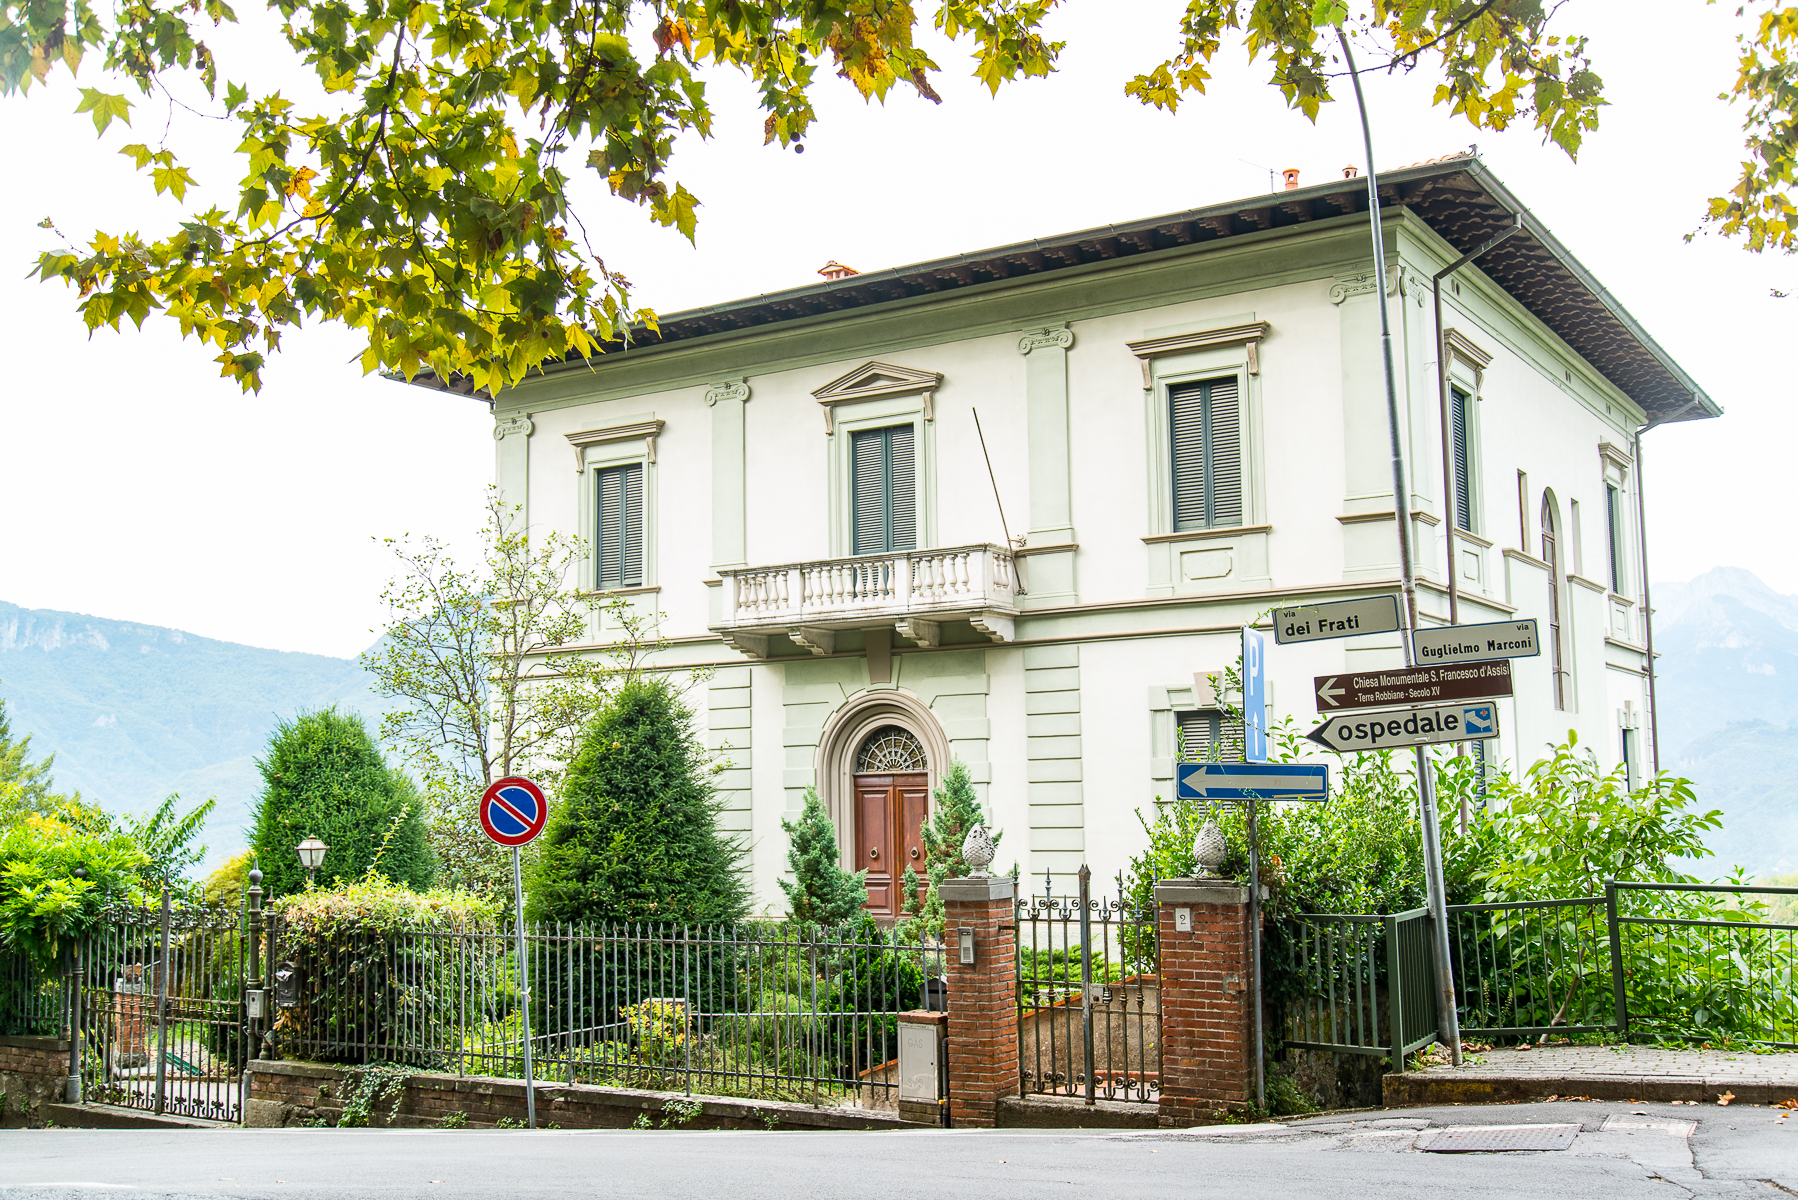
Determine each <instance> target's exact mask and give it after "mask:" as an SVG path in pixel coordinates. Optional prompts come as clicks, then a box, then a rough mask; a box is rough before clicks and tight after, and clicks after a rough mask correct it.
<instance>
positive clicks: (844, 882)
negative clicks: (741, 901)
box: [776, 787, 868, 927]
mask: <svg viewBox="0 0 1798 1200" xmlns="http://www.w3.org/2000/svg"><path fill="white" fill-rule="evenodd" d="M780 827H781V828H782V829H783V830H785V831H786V834H787V837H788V839H789V841H788V843H787V870H789V871H791V872H792V874H793V878H792V881H791V882H788V881H787V880H785V879H780V880H776V882H777V883H779V884H780V890H781V891H782V892H784V893H786V897H787V914H788V915H789V916H790V917H792V918H793V919H794V920H795V921H801V922H806V923H809V924H812V925H822V926H827V927H830V926H836V925H841V924H842V923H843V922H845V921H848V920H852V919H853V918H854V917H855V916H856V915H857V914H858V913H860V912H861V911H862V908H863V906H864V905H866V904H867V902H868V873H867V872H866V871H856V872H853V873H852V872H849V871H845V870H843V868H842V867H841V866H839V865H838V859H839V857H840V851H839V849H838V847H837V830H836V826H835V825H832V824H831V823H830V813H829V812H827V811H825V808H824V802H823V801H822V800H820V799H818V789H816V788H809V787H808V788H806V789H805V810H804V811H803V812H801V813H800V814H799V820H798V822H797V823H792V822H788V821H787V820H785V819H784V818H783V819H782V821H781V823H780Z"/></svg>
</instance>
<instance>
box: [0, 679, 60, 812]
mask: <svg viewBox="0 0 1798 1200" xmlns="http://www.w3.org/2000/svg"><path fill="white" fill-rule="evenodd" d="M55 763H56V755H54V754H52V755H49V756H48V757H46V758H42V759H39V760H38V761H37V762H32V761H31V735H30V734H29V733H28V734H25V735H24V736H23V737H18V738H15V737H14V736H13V732H12V718H11V717H10V716H9V715H8V714H7V711H6V701H5V700H3V699H0V818H9V817H12V816H15V815H17V814H20V813H25V812H44V811H47V810H48V809H49V808H50V807H51V805H52V801H51V794H50V789H51V787H53V786H54V782H53V781H52V779H51V777H50V768H51V767H52V766H54V765H55Z"/></svg>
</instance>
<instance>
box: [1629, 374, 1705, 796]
mask: <svg viewBox="0 0 1798 1200" xmlns="http://www.w3.org/2000/svg"><path fill="white" fill-rule="evenodd" d="M1697 407H1698V400H1697V398H1695V397H1694V398H1693V400H1692V402H1691V403H1690V404H1688V405H1686V406H1685V407H1684V408H1682V409H1680V410H1679V411H1678V412H1676V413H1674V414H1673V415H1672V416H1670V417H1662V418H1661V419H1660V420H1658V421H1650V422H1649V423H1648V424H1646V425H1643V426H1641V427H1639V428H1638V429H1637V430H1636V543H1637V547H1636V548H1637V550H1638V551H1639V553H1638V557H1639V558H1640V559H1641V561H1642V633H1643V640H1644V641H1645V642H1646V643H1647V648H1648V754H1649V760H1650V761H1651V762H1653V763H1654V774H1656V775H1659V774H1660V773H1661V709H1660V705H1659V704H1657V703H1656V702H1655V691H1654V605H1653V603H1652V602H1651V601H1650V598H1649V593H1648V504H1647V501H1646V500H1645V499H1644V498H1643V497H1644V494H1645V493H1646V491H1647V486H1646V483H1645V481H1644V479H1643V476H1642V435H1643V434H1645V433H1647V432H1648V431H1649V430H1650V429H1653V428H1654V427H1655V426H1656V425H1665V424H1666V423H1667V422H1669V421H1676V420H1678V419H1679V418H1680V417H1683V416H1685V415H1686V414H1687V413H1689V412H1691V411H1692V410H1693V409H1694V408H1697Z"/></svg>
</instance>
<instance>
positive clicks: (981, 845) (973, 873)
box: [961, 825, 999, 879]
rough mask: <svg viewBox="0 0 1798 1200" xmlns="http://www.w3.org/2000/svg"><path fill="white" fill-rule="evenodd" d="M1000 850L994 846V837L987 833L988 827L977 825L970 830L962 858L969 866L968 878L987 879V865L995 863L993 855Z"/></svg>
mask: <svg viewBox="0 0 1798 1200" xmlns="http://www.w3.org/2000/svg"><path fill="white" fill-rule="evenodd" d="M998 849H999V848H998V847H997V846H995V845H993V835H992V834H990V833H988V832H987V831H986V826H984V825H976V826H974V827H973V828H972V829H970V830H968V836H967V837H965V838H963V839H962V843H961V856H962V859H963V860H964V861H965V862H966V863H967V864H968V878H970V879H985V878H986V868H987V864H988V863H990V862H992V861H993V855H994V854H996V853H997V852H998Z"/></svg>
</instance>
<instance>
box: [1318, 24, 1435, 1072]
mask: <svg viewBox="0 0 1798 1200" xmlns="http://www.w3.org/2000/svg"><path fill="white" fill-rule="evenodd" d="M1336 37H1337V40H1338V41H1339V42H1340V43H1341V44H1342V57H1343V62H1344V64H1345V65H1346V66H1347V67H1348V70H1349V79H1350V80H1351V81H1352V82H1353V84H1354V88H1355V107H1356V108H1357V109H1359V110H1360V114H1361V140H1362V143H1363V145H1364V146H1365V148H1366V151H1367V214H1368V216H1367V223H1368V231H1369V233H1370V234H1371V236H1372V238H1373V271H1374V294H1373V300H1374V307H1376V308H1378V309H1379V310H1380V355H1381V358H1382V360H1383V363H1384V366H1385V369H1386V430H1387V435H1388V437H1389V438H1390V440H1391V442H1392V523H1393V524H1394V525H1396V526H1397V527H1398V560H1399V586H1400V588H1401V589H1402V590H1403V591H1404V594H1405V602H1404V603H1403V604H1402V605H1400V606H1399V607H1400V608H1401V609H1402V610H1403V613H1402V615H1401V617H1400V620H1401V621H1402V622H1403V626H1404V627H1403V629H1402V630H1401V631H1400V633H1399V637H1400V640H1401V641H1402V642H1403V643H1404V648H1405V665H1406V666H1408V667H1414V666H1416V665H1417V659H1416V658H1415V657H1413V653H1414V652H1413V649H1412V642H1411V633H1412V631H1413V630H1415V629H1416V628H1417V575H1416V572H1415V569H1414V568H1413V565H1412V557H1411V492H1410V489H1409V488H1407V487H1406V486H1405V443H1404V439H1403V437H1402V436H1401V435H1400V432H1399V415H1398V381H1397V379H1396V378H1395V375H1394V372H1393V367H1392V314H1391V313H1390V312H1389V311H1388V310H1387V305H1386V230H1385V226H1384V225H1383V224H1382V223H1381V220H1380V180H1379V176H1378V175H1377V174H1376V173H1375V171H1374V165H1373V127H1372V126H1371V125H1369V124H1368V121H1367V99H1366V97H1365V96H1363V95H1362V94H1361V73H1360V72H1359V71H1357V70H1356V69H1355V56H1354V51H1352V50H1351V49H1350V48H1349V39H1348V31H1347V30H1346V29H1344V28H1343V27H1342V26H1340V25H1338V26H1337V27H1336ZM1449 518H1450V519H1451V520H1453V514H1452V513H1451V514H1449ZM1448 569H1449V570H1450V571H1453V570H1454V569H1455V564H1454V563H1453V562H1450V563H1449V565H1448ZM1417 799H1418V805H1419V807H1420V808H1421V810H1422V814H1421V815H1422V818H1423V862H1424V868H1423V873H1424V886H1425V889H1426V891H1427V893H1428V901H1429V907H1430V919H1431V923H1432V924H1433V925H1434V926H1435V933H1434V941H1435V949H1436V1013H1437V1023H1436V1031H1437V1034H1438V1036H1439V1037H1440V1038H1441V1040H1442V1042H1443V1043H1444V1044H1445V1045H1446V1046H1447V1047H1448V1053H1449V1061H1450V1062H1451V1063H1452V1064H1453V1065H1455V1066H1457V1067H1458V1066H1460V1065H1461V1022H1460V1020H1459V1018H1458V1016H1457V1014H1456V1012H1455V978H1454V974H1453V971H1452V969H1451V968H1450V966H1449V961H1448V900H1447V897H1446V896H1445V894H1444V893H1443V890H1442V837H1441V833H1440V831H1439V830H1438V829H1437V828H1436V789H1435V786H1434V781H1433V780H1432V779H1431V778H1430V757H1429V752H1428V751H1426V750H1425V749H1424V748H1423V747H1422V746H1419V747H1418V748H1417ZM1404 1066H1405V1064H1404V1063H1393V1064H1392V1069H1393V1070H1395V1071H1402V1070H1403V1069H1404Z"/></svg>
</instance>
